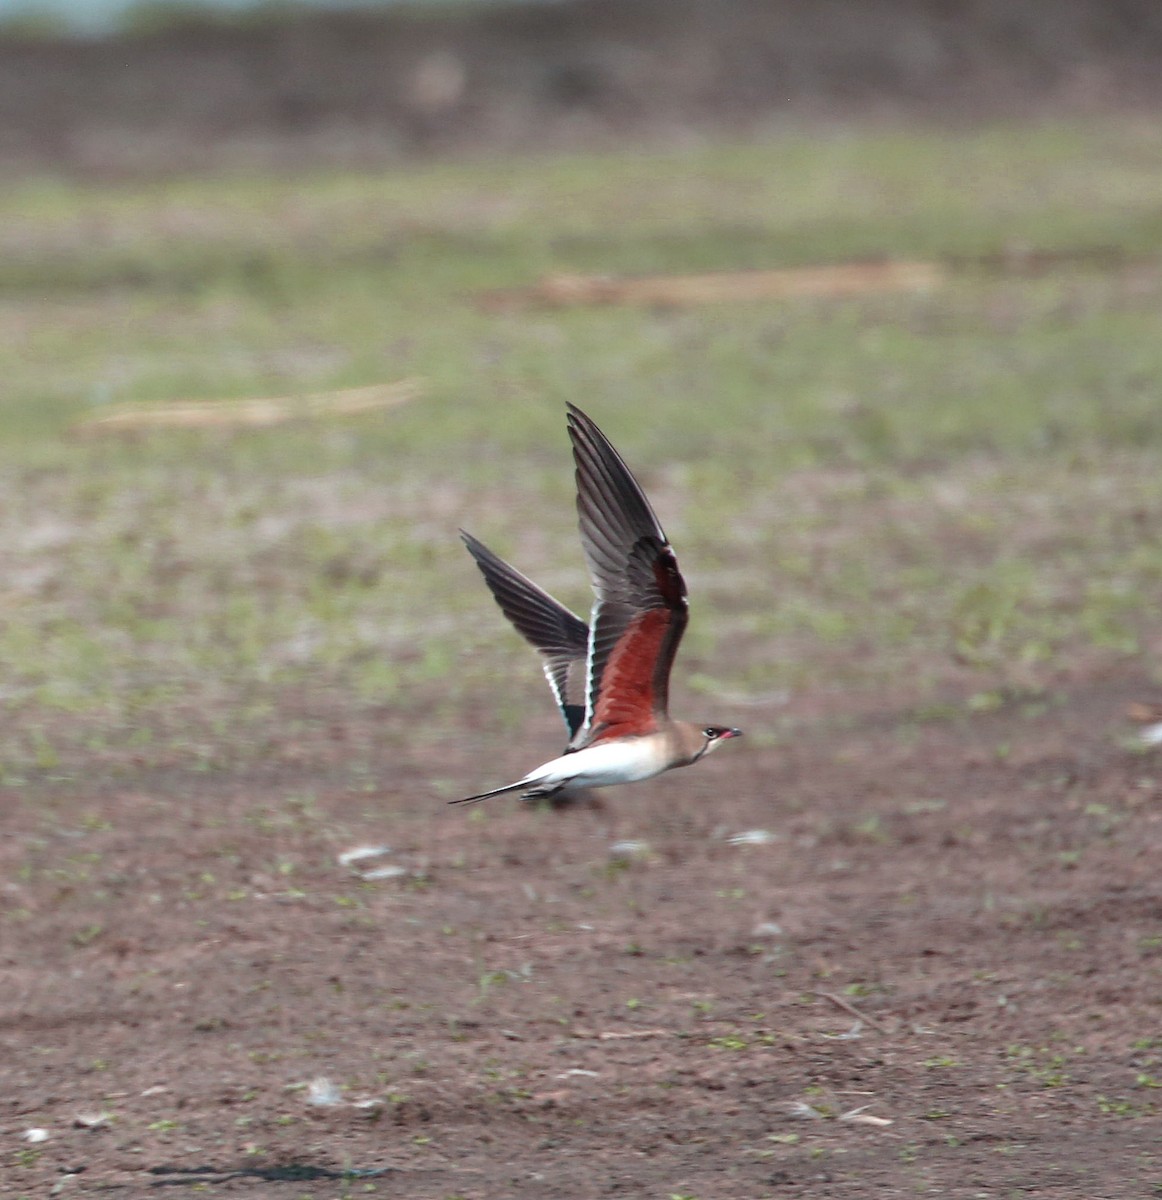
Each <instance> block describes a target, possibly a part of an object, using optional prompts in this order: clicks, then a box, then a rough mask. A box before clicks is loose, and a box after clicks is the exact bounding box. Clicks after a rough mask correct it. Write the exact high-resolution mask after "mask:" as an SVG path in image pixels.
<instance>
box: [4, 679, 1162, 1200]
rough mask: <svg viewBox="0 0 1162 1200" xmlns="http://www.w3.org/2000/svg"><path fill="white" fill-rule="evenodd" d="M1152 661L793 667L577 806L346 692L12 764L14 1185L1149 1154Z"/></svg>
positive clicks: (78, 1191) (370, 1180) (583, 1189)
mask: <svg viewBox="0 0 1162 1200" xmlns="http://www.w3.org/2000/svg"><path fill="white" fill-rule="evenodd" d="M1158 699H1159V696H1158V693H1157V688H1156V687H1152V686H1151V685H1150V684H1149V683H1148V681H1147V680H1146V679H1145V678H1144V677H1143V676H1142V675H1141V674H1140V673H1138V671H1137V669H1136V668H1134V667H1132V666H1125V667H1122V668H1118V669H1114V668H1110V667H1109V666H1108V665H1107V666H1106V667H1102V668H1097V667H1095V668H1094V669H1093V670H1092V672H1090V674H1089V675H1088V676H1080V677H1074V678H1070V679H1063V680H1061V681H1060V685H1059V687H1058V688H1056V689H1055V690H1054V691H1052V692H1050V693H1047V694H1045V695H1044V696H1041V697H1038V698H1025V699H1014V700H1013V701H1012V702H1011V703H1008V704H1006V705H1005V706H1003V707H1002V708H1000V709H998V710H997V711H994V712H990V713H984V714H976V715H964V716H960V717H949V716H947V714H945V715H944V716H941V717H933V716H932V715H931V714H929V715H928V719H925V714H923V713H917V712H915V711H909V710H908V709H907V708H906V707H905V706H904V705H903V704H901V703H900V702H893V701H890V700H885V702H884V704H883V706H882V708H880V709H878V710H876V711H868V710H867V708H866V706H865V707H864V708H862V709H861V710H860V711H855V710H854V709H853V708H852V707H851V706H850V705H847V706H845V703H844V701H843V700H842V698H836V697H831V698H823V699H820V698H815V699H814V700H812V699H811V698H809V697H808V698H804V699H803V701H802V702H800V700H799V699H798V698H793V699H792V702H791V703H792V706H793V707H794V706H798V707H799V711H798V713H797V714H796V726H795V728H797V730H798V732H796V733H794V734H793V736H787V737H785V738H783V739H782V740H783V744H781V745H770V744H768V745H766V746H764V745H762V742H763V739H762V737H761V736H756V737H752V739H751V743H750V744H749V745H747V744H745V743H743V744H740V746H738V747H729V748H728V749H729V750H730V751H731V752H730V753H726V752H724V753H722V754H720V755H718V756H716V758H715V759H714V760H712V762H710V763H708V764H705V765H703V766H700V767H699V769H698V770H697V771H690V772H680V773H677V774H674V775H671V776H669V777H668V778H664V779H662V780H659V781H655V782H653V783H651V784H646V785H640V786H639V787H637V788H635V789H622V790H621V791H619V792H614V793H609V794H607V795H608V801H607V804H606V806H605V807H604V809H603V810H593V809H583V810H579V811H570V812H565V813H547V812H534V811H530V810H528V809H524V808H522V807H521V806H520V805H519V804H518V803H517V802H514V801H510V800H507V799H505V800H501V801H494V802H492V803H491V804H490V805H488V806H482V807H480V808H478V809H476V810H468V811H466V810H463V809H455V808H448V807H447V806H446V805H445V804H444V803H443V800H442V798H441V796H439V795H436V794H433V788H432V783H431V780H432V775H433V767H432V765H431V761H432V760H431V759H430V758H429V760H428V762H427V764H426V765H425V762H424V755H425V754H433V755H435V754H436V752H435V751H433V750H432V748H431V747H427V748H425V747H424V746H418V747H413V748H412V749H410V750H409V749H408V747H407V745H406V743H403V742H400V741H399V740H398V738H397V739H396V741H395V742H392V741H390V740H388V741H383V740H380V739H381V738H382V737H383V731H384V729H386V728H389V727H392V726H393V725H395V724H396V723H395V722H393V721H391V720H390V719H388V717H387V715H383V716H382V717H380V718H375V719H373V718H370V717H359V718H356V717H348V716H344V715H343V714H342V712H339V713H337V714H331V715H328V714H327V712H326V710H325V707H324V705H323V704H322V703H321V702H320V703H319V704H318V706H317V708H316V711H315V713H314V716H315V720H314V728H315V729H316V730H317V737H314V736H312V737H306V738H300V739H298V740H296V741H295V742H294V743H293V744H286V745H283V746H276V747H272V750H271V756H270V761H269V767H268V768H267V769H266V770H264V771H263V772H262V773H259V774H255V775H253V776H248V777H239V776H237V775H233V776H229V777H222V776H213V775H206V776H204V777H202V776H197V775H193V774H190V773H184V774H174V775H167V774H164V773H154V774H149V775H141V776H138V775H134V774H133V773H132V772H131V773H129V774H126V775H123V776H117V775H114V774H110V773H105V775H104V776H103V775H101V774H98V775H95V776H94V777H93V778H91V779H89V780H87V781H73V782H69V783H58V784H53V783H51V782H43V781H42V782H36V781H29V782H28V783H27V784H26V785H25V786H24V787H9V788H6V789H5V794H4V796H3V804H2V807H0V821H2V830H3V839H2V841H0V878H2V881H3V883H2V891H0V896H2V899H3V906H4V908H3V929H4V940H3V953H2V960H0V1039H2V1047H3V1048H2V1050H0V1080H2V1082H3V1087H2V1090H0V1104H2V1108H0V1141H2V1144H3V1159H2V1163H3V1165H2V1167H0V1194H3V1195H5V1196H23V1195H27V1196H43V1195H47V1194H49V1192H50V1190H51V1192H52V1194H55V1195H63V1196H88V1195H93V1196H97V1195H109V1196H148V1195H158V1194H162V1195H164V1194H170V1195H172V1194H175V1193H176V1194H178V1195H181V1194H186V1193H187V1192H189V1193H197V1194H204V1193H209V1194H213V1195H226V1194H239V1195H247V1194H253V1195H261V1196H264V1197H272V1198H273V1197H277V1198H280V1200H281V1198H284V1197H285V1198H286V1200H292V1198H294V1200H301V1198H303V1197H316V1198H323V1197H336V1196H362V1195H392V1196H408V1197H424V1198H426V1197H433V1198H440V1200H445V1198H451V1197H465V1198H473V1200H475V1198H485V1197H489V1198H493V1197H497V1198H498V1197H512V1196H529V1197H546V1198H547V1197H562V1198H565V1197H568V1198H575V1197H589V1196H593V1197H596V1196H605V1195H623V1196H651V1197H653V1196H658V1197H668V1198H671V1200H672V1198H674V1197H698V1198H701V1200H707V1198H710V1197H715V1198H720V1197H750V1198H754V1197H767V1196H770V1197H783V1196H813V1197H818V1196H850V1197H866V1196H911V1195H916V1194H921V1193H925V1192H927V1193H929V1194H933V1195H939V1196H951V1197H962V1196H963V1197H992V1196H1006V1197H1008V1196H1018V1195H1036V1196H1042V1197H1067V1196H1068V1197H1078V1196H1085V1197H1123V1196H1124V1197H1141V1196H1148V1195H1155V1194H1157V1193H1158V1191H1159V1189H1162V1143H1160V1141H1159V1118H1158V1099H1157V1098H1158V1096H1159V1093H1158V1091H1157V1090H1156V1089H1157V1087H1159V1086H1162V1020H1160V1017H1162V1007H1160V1002H1162V971H1160V968H1162V881H1160V878H1159V871H1158V857H1159V852H1160V850H1162V810H1160V808H1159V799H1160V797H1162V772H1160V771H1159V769H1158V760H1157V758H1156V757H1155V756H1154V754H1156V753H1157V752H1154V753H1150V752H1146V753H1144V752H1142V751H1135V750H1134V749H1133V748H1132V747H1131V745H1130V742H1129V739H1130V736H1131V734H1132V732H1133V726H1132V725H1131V724H1130V723H1129V722H1128V720H1127V719H1126V715H1125V714H1126V711H1127V706H1128V705H1129V704H1131V703H1133V702H1143V701H1145V702H1148V703H1153V702H1157V701H1158ZM728 715H729V714H728ZM747 715H748V714H743V713H741V712H740V713H737V714H734V716H736V717H737V719H738V720H739V721H740V722H743V723H745V724H747V725H749V726H750V728H751V730H752V732H759V731H761V728H762V726H763V725H764V723H767V724H769V718H770V713H769V712H768V711H760V710H757V709H756V710H754V711H753V712H751V713H750V714H749V720H745V722H744V717H745V716H747ZM547 721H548V718H546V725H545V728H544V729H537V730H532V731H530V732H529V735H528V746H527V747H523V746H522V747H511V748H503V749H502V750H501V749H497V748H495V747H493V748H492V750H491V751H490V752H489V753H490V754H491V759H490V758H489V757H488V756H486V759H485V761H486V762H488V766H489V770H488V771H487V777H486V778H481V776H480V764H479V763H477V764H475V765H474V764H473V763H472V762H471V754H473V753H476V752H477V751H478V750H479V749H480V748H479V747H470V748H467V749H457V747H456V743H455V742H454V741H452V740H448V741H447V742H444V743H440V744H439V750H438V767H437V768H436V769H437V770H438V772H439V774H440V776H441V778H442V779H444V780H447V781H455V782H458V783H462V784H463V785H464V787H465V789H466V790H468V789H471V788H473V787H475V786H477V785H481V784H486V783H488V782H489V781H491V780H492V779H493V777H494V776H497V777H499V776H500V775H501V774H503V770H504V768H505V767H506V766H509V765H515V764H516V761H517V759H518V758H521V760H522V761H523V758H522V754H523V757H527V756H528V753H530V752H531V753H536V751H537V750H538V749H543V748H544V746H545V745H548V744H551V737H552V732H551V726H549V724H548V723H547ZM446 733H447V731H444V734H445V735H446ZM369 747H370V748H371V749H370V753H371V754H372V761H373V762H374V766H375V781H374V784H373V785H372V786H371V787H370V788H369V789H367V790H361V789H353V788H352V787H351V784H350V782H349V777H348V776H347V775H345V774H344V773H343V770H342V764H343V763H344V761H345V759H346V758H347V757H348V756H349V755H350V754H351V753H352V752H353V750H354V749H355V748H362V749H367V748H369ZM736 750H737V753H735V752H734V751H736ZM754 830H767V831H769V832H771V833H772V834H774V835H775V837H774V839H772V840H769V841H766V842H765V843H762V844H741V845H740V844H735V843H733V842H732V841H731V840H730V837H731V836H732V835H737V834H740V833H743V832H746V831H754ZM631 839H632V840H635V841H640V842H645V843H648V847H642V846H638V847H636V848H633V847H629V848H623V850H622V852H621V853H622V856H621V857H619V856H618V855H617V854H614V853H611V847H612V846H613V845H614V844H615V843H617V842H622V841H626V840H631ZM752 841H754V842H761V839H752ZM363 843H366V844H380V843H386V844H388V845H389V846H390V848H391V849H390V852H389V853H386V854H383V855H381V856H380V857H377V858H368V859H365V860H362V861H358V862H355V863H351V864H347V865H342V864H340V862H339V861H338V855H339V854H340V853H341V852H343V851H345V850H349V849H351V848H353V847H355V846H357V845H360V844H363ZM383 866H390V867H398V868H402V873H396V874H395V875H393V876H389V877H386V878H379V879H373V878H365V877H364V876H365V875H366V874H368V872H370V871H372V870H374V868H377V867H383ZM324 1080H325V1081H328V1083H324V1082H322V1081H324ZM312 1081H314V1082H312ZM318 1101H330V1102H328V1103H318ZM33 1129H40V1130H43V1131H44V1132H45V1134H47V1137H46V1138H44V1139H43V1140H40V1141H28V1140H25V1137H26V1133H27V1131H29V1130H33Z"/></svg>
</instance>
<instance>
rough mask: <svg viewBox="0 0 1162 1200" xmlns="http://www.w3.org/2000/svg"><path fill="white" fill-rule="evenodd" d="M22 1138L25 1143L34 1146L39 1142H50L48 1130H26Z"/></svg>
mask: <svg viewBox="0 0 1162 1200" xmlns="http://www.w3.org/2000/svg"><path fill="white" fill-rule="evenodd" d="M20 1136H21V1137H22V1138H23V1139H24V1141H26V1142H32V1144H33V1145H34V1146H35V1145H36V1144H37V1143H38V1142H47V1141H48V1130H47V1129H26V1130H25V1131H24V1132H23V1133H22V1134H21V1135H20Z"/></svg>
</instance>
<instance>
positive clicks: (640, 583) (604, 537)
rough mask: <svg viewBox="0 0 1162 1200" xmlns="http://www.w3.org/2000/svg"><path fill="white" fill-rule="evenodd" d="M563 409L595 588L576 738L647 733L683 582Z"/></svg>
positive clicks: (674, 638)
mask: <svg viewBox="0 0 1162 1200" xmlns="http://www.w3.org/2000/svg"><path fill="white" fill-rule="evenodd" d="M568 410H569V436H570V438H571V440H572V442H573V458H574V462H575V464H576V478H577V514H578V517H579V519H580V525H581V544H582V546H583V548H584V550H585V558H586V561H587V562H588V564H589V573H590V575H591V577H592V580H593V588H594V591H595V592H596V594H597V601H596V603H595V605H594V607H593V625H592V630H591V633H590V651H589V691H588V697H587V710H586V729H585V731H584V733H583V735H582V739H581V740H580V744H586V743H587V742H589V741H593V740H597V739H600V738H601V737H603V736H621V735H623V734H632V733H643V732H647V731H648V730H649V729H650V728H652V727H653V726H654V725H655V724H656V720H657V718H658V717H661V716H664V715H665V713H666V706H667V701H668V685H669V677H670V667H671V665H672V664H673V661H674V655H675V654H676V653H677V649H678V643H679V642H680V641H681V638H682V633H683V631H684V630H685V627H686V621H687V604H686V585H685V583H684V582H683V580H682V575H681V573H680V571H679V570H678V563H677V560H676V559H675V558H674V554H673V551H672V550H671V549H670V546H669V543H668V542H667V541H666V535H665V533H664V532H663V530H662V527H661V524H660V523H659V521H658V518H657V517H656V516H655V514H654V511H653V509H652V508H651V507H650V504H649V501H648V500H647V499H646V497H645V494H644V493H643V492H642V490H641V488H640V487H639V486H638V483H637V480H635V479H634V477H633V475H632V474H631V473H630V470H629V468H628V467H627V466H626V465H625V462H624V461H623V460H622V457H621V455H620V454H618V452H617V451H616V450H615V449H614V448H613V446H612V445H611V444H610V442H609V440H608V439H607V438H606V437H605V435H604V434H603V433H602V432H601V430H600V429H598V428H597V426H596V425H595V424H594V423H593V422H592V421H591V420H590V419H589V418H588V417H587V416H586V415H585V414H584V413H583V412H581V410H580V409H578V408H576V407H574V406H573V405H572V404H570V405H568ZM611 689H612V690H611ZM575 744H577V743H575Z"/></svg>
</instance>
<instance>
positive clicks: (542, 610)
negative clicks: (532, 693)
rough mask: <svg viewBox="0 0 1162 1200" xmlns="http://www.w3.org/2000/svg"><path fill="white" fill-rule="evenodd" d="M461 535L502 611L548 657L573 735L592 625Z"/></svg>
mask: <svg viewBox="0 0 1162 1200" xmlns="http://www.w3.org/2000/svg"><path fill="white" fill-rule="evenodd" d="M460 536H461V538H463V539H464V545H465V546H467V547H468V552H469V553H470V554H471V555H472V557H473V558H474V559H475V560H476V565H477V566H478V567H479V568H480V573H481V574H482V575H483V576H484V581H485V582H486V583H487V584H488V587H489V590H490V591H491V592H492V595H493V598H494V599H495V600H496V602H497V604H499V605H500V609H501V611H502V612H503V613H504V615H505V616H506V617H507V618H508V619H509V620H510V621H511V622H512V624H513V626H514V628H515V629H516V631H517V632H518V633H519V634H520V635H521V636H522V637H523V638H524V639H525V640H526V641H528V642H530V643H531V644H532V645H533V646H535V647H536V648H537V650H539V651H540V653H541V655H542V656H543V657H544V660H545V676H546V677H547V678H548V680H549V686H550V687H552V689H553V694H554V695H555V696H556V698H557V704H558V705H559V706H560V709H561V713H562V715H563V716H564V718H565V724H566V725H567V726H568V729H569V736H570V737H573V736H574V735H575V734H576V733H577V730H578V729H579V728H580V727H581V724H582V722H583V721H584V719H585V703H584V701H585V692H584V678H583V676H584V668H583V664H584V662H585V658H586V655H587V654H588V651H589V626H588V625H586V624H585V622H584V621H582V620H581V618H580V617H578V616H576V615H575V614H574V613H572V612H570V611H569V610H568V609H567V608H566V607H565V606H564V605H563V604H561V603H560V602H559V601H557V600H555V599H554V598H553V597H552V596H550V595H549V593H548V592H546V591H545V590H544V589H543V588H540V587H538V586H537V585H536V584H535V583H533V581H532V580H531V579H529V578H528V577H527V576H526V575H522V574H521V573H520V571H518V570H517V569H516V568H515V567H513V566H511V565H510V564H509V563H507V562H505V561H504V559H503V558H501V557H500V556H499V555H497V554H494V553H493V552H492V551H491V550H489V549H488V547H487V546H485V545H484V543H483V542H480V541H477V539H476V538H474V537H473V536H472V535H471V534H470V533H465V532H464V531H463V530H461V531H460Z"/></svg>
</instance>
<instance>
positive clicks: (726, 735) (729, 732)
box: [722, 729, 742, 738]
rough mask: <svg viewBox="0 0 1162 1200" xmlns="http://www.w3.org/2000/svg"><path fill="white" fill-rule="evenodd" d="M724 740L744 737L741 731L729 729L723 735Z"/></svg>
mask: <svg viewBox="0 0 1162 1200" xmlns="http://www.w3.org/2000/svg"><path fill="white" fill-rule="evenodd" d="M722 736H723V737H724V738H732V737H742V730H741V729H728V730H727V731H726V732H725V733H724V734H723V735H722Z"/></svg>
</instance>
